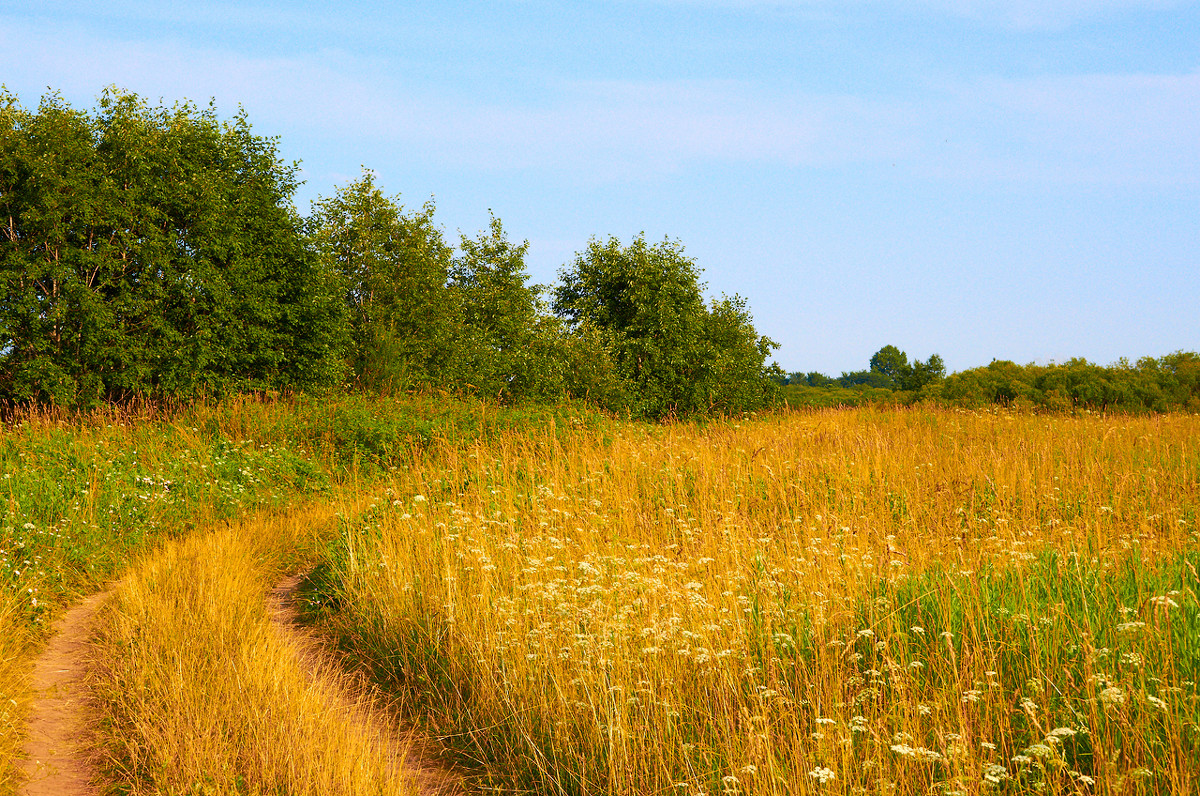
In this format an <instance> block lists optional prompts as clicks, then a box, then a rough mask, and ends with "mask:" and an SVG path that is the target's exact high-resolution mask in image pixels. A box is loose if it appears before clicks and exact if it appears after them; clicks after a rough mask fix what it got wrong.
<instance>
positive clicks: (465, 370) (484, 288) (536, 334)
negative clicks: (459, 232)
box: [450, 216, 559, 397]
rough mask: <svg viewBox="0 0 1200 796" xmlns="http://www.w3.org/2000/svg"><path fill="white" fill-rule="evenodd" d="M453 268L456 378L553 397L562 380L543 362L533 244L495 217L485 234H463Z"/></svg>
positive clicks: (493, 389)
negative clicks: (531, 270)
mask: <svg viewBox="0 0 1200 796" xmlns="http://www.w3.org/2000/svg"><path fill="white" fill-rule="evenodd" d="M460 249H461V251H460V254H459V255H458V256H457V257H455V258H454V261H453V264H452V266H451V269H450V290H451V293H452V295H453V299H454V303H455V306H456V308H457V322H458V334H457V340H456V345H455V349H456V351H455V355H456V356H455V359H456V370H455V375H456V380H457V381H458V382H459V383H460V384H470V385H471V386H473V387H474V388H476V389H477V390H478V391H480V392H483V393H485V394H488V395H495V396H501V397H503V396H511V397H518V396H530V395H533V396H540V397H549V396H550V395H553V394H555V393H556V392H557V391H558V389H557V388H558V387H559V385H558V384H557V382H558V379H557V378H556V377H555V375H554V373H553V369H552V368H550V367H548V363H546V362H545V361H544V359H545V356H546V351H545V346H546V340H545V334H546V333H547V331H548V330H547V329H546V328H545V326H546V321H547V320H548V319H546V318H544V317H543V314H542V312H541V311H540V301H539V292H540V288H538V287H537V286H536V285H531V284H529V274H528V272H527V271H526V268H525V253H526V252H527V251H528V250H529V243H528V242H527V241H523V242H522V243H520V244H514V243H512V242H511V241H509V240H508V237H507V236H506V235H505V233H504V228H503V225H501V223H500V220H499V219H497V218H496V217H495V216H493V217H492V219H491V222H490V224H489V226H488V230H487V231H486V232H480V233H479V234H478V235H477V236H476V237H474V238H470V237H467V236H466V235H463V236H462V242H461V247H460Z"/></svg>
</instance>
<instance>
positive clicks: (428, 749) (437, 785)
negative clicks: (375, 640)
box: [267, 575, 471, 796]
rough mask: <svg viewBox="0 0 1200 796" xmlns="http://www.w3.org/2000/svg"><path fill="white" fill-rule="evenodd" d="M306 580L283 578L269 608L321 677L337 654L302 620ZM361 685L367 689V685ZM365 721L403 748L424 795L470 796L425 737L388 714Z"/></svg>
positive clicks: (408, 772) (407, 773)
mask: <svg viewBox="0 0 1200 796" xmlns="http://www.w3.org/2000/svg"><path fill="white" fill-rule="evenodd" d="M303 579H304V576H303V575H293V576H291V577H289V578H286V579H284V580H282V581H280V582H279V583H278V584H277V585H276V586H275V588H274V589H273V590H272V591H271V594H270V596H269V597H268V604H267V607H268V610H269V611H270V615H271V623H272V625H274V627H275V628H276V629H278V630H279V632H280V633H282V634H283V635H284V636H285V637H286V638H288V640H289V641H290V642H291V643H292V645H293V646H294V647H295V648H296V652H297V654H298V655H299V656H300V658H301V660H303V661H304V662H305V665H306V667H307V668H308V670H309V672H310V673H311V675H312V676H314V677H319V676H321V672H322V671H323V670H328V668H329V667H330V665H331V664H332V666H333V667H334V668H335V669H337V668H338V667H337V662H336V658H335V656H334V655H333V654H332V653H331V652H330V651H329V650H328V649H326V648H325V647H324V646H323V645H322V643H321V641H320V640H319V639H318V638H317V637H316V635H315V634H313V633H312V632H311V631H310V630H308V629H307V628H305V627H304V626H303V625H302V624H301V623H300V617H299V613H298V612H297V610H296V605H295V596H296V589H297V588H298V587H299V585H300V582H301V581H302V580H303ZM361 687H363V688H365V685H363V686H361ZM356 713H358V711H356ZM359 715H362V714H361V713H359ZM365 720H366V721H368V722H369V723H370V724H372V725H374V726H373V727H372V729H373V731H374V732H376V733H377V734H379V735H380V736H381V737H384V738H386V739H388V741H389V743H391V744H392V745H393V748H395V749H397V751H401V750H403V752H404V754H403V755H397V757H400V758H402V759H403V760H404V770H403V776H404V778H405V779H406V780H407V781H408V782H410V783H412V784H413V785H415V786H416V787H417V788H418V790H419V792H420V793H421V794H422V796H467V795H468V794H470V793H471V791H470V790H469V789H468V788H467V786H466V784H465V781H464V778H463V777H462V776H461V775H460V774H458V773H457V772H455V771H453V770H452V769H451V768H450V767H448V766H446V765H445V764H443V763H442V762H440V761H439V760H438V759H437V757H436V756H435V749H436V744H434V743H433V742H431V741H430V740H429V739H426V738H422V737H421V736H420V735H419V734H418V733H416V732H412V731H410V732H407V733H399V732H397V731H396V730H395V729H393V726H392V722H391V721H389V719H388V717H386V716H383V715H376V716H371V717H368V718H366V719H365Z"/></svg>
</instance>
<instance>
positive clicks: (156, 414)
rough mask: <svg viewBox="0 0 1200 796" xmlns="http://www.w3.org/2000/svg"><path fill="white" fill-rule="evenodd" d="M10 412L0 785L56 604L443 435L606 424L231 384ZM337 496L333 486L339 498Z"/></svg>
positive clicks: (2, 789) (357, 481) (0, 430)
mask: <svg viewBox="0 0 1200 796" xmlns="http://www.w3.org/2000/svg"><path fill="white" fill-rule="evenodd" d="M5 420H6V422H5V424H3V425H0V793H11V792H13V791H14V790H15V789H16V787H17V786H18V784H19V777H18V775H17V770H16V767H15V765H14V761H15V760H16V759H17V757H18V756H19V755H20V754H21V752H20V746H21V741H22V731H23V717H24V713H25V710H26V707H27V705H28V700H29V698H30V694H29V681H28V672H29V667H30V661H31V658H32V656H33V655H34V654H36V652H37V650H38V649H39V647H40V645H41V643H42V642H43V641H44V640H45V638H46V635H47V633H48V632H49V630H50V628H51V626H52V625H53V622H54V619H55V617H56V616H57V615H58V613H59V612H60V611H61V610H62V609H63V608H64V607H65V606H66V605H67V604H69V603H70V602H72V601H73V600H74V599H75V598H76V597H78V596H79V595H80V594H83V593H86V592H89V591H94V590H96V589H98V588H100V587H101V586H102V585H103V584H104V583H105V582H107V581H109V580H111V579H113V578H114V577H116V576H118V574H119V573H120V572H122V570H123V569H124V568H125V567H126V566H127V565H128V564H129V562H130V561H134V560H140V559H141V558H142V557H143V556H144V555H145V554H147V553H150V552H152V551H154V550H156V549H157V548H158V547H160V546H162V545H163V544H165V543H167V542H168V541H170V540H175V539H180V538H183V537H186V536H188V535H190V534H192V533H197V532H199V533H208V532H209V531H210V530H211V529H212V528H213V527H219V526H221V525H224V524H226V523H230V522H237V521H239V520H240V519H242V518H244V517H247V516H250V515H253V514H255V513H256V512H259V511H263V510H271V509H281V508H283V507H286V506H291V505H295V504H297V503H298V502H301V501H305V500H310V499H313V498H315V497H317V496H322V495H324V496H332V495H333V494H334V493H336V492H337V491H339V490H348V491H351V492H353V491H354V490H356V489H357V488H358V487H360V486H362V487H363V488H364V489H365V488H366V485H369V484H370V483H372V482H373V480H375V479H378V478H379V477H380V476H381V475H382V474H384V473H386V472H387V471H388V469H389V468H393V469H394V468H396V467H397V466H398V465H400V464H402V463H404V462H407V461H410V460H412V459H413V458H414V457H416V456H419V455H421V452H422V451H423V450H424V449H425V448H426V447H427V446H429V445H430V444H431V442H432V441H433V440H435V439H437V440H441V441H442V442H443V443H444V444H450V445H458V444H464V441H465V440H470V439H473V438H476V437H479V438H483V437H489V436H493V435H497V434H507V433H512V431H513V430H514V429H519V428H525V427H530V426H536V425H552V424H554V423H555V421H556V420H561V421H562V423H563V425H564V427H567V428H570V427H574V425H595V424H596V423H597V422H598V418H597V416H595V415H593V414H589V413H587V412H584V411H580V410H576V409H573V408H571V407H567V406H559V407H532V408H529V407H496V406H491V405H488V404H486V403H481V402H478V401H463V400H457V399H453V398H448V397H446V396H438V395H412V396H396V397H378V396H374V397H373V396H361V395H337V396H319V397H294V398H287V399H278V400H269V399H257V398H250V397H238V396H234V397H231V398H229V399H226V400H224V401H221V402H217V403H203V402H200V403H194V404H190V405H186V406H177V407H162V406H153V405H149V406H139V407H133V408H129V409H116V408H111V407H109V408H105V409H102V410H99V411H96V412H93V413H90V414H85V415H77V414H71V413H65V412H57V411H38V410H27V411H23V412H19V413H16V414H9V415H7V416H6V418H5ZM329 499H332V497H330V498H329Z"/></svg>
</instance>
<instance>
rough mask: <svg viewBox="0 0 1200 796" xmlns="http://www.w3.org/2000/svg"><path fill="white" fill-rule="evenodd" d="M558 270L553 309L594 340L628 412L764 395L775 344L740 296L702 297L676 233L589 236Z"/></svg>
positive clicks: (744, 403) (675, 411) (733, 406)
mask: <svg viewBox="0 0 1200 796" xmlns="http://www.w3.org/2000/svg"><path fill="white" fill-rule="evenodd" d="M560 278H561V280H562V281H561V283H560V284H559V285H558V286H557V287H556V288H555V290H554V303H553V308H554V311H555V312H556V313H557V314H558V315H559V316H560V317H562V318H563V319H564V320H566V321H567V323H568V324H569V326H570V328H571V329H572V330H574V331H575V332H577V333H580V334H585V335H588V336H589V338H590V339H593V340H596V341H599V342H601V343H602V344H603V346H604V349H605V350H606V351H607V352H608V356H609V357H610V359H611V361H612V363H613V366H614V367H615V370H616V373H617V374H618V375H619V377H620V378H621V380H622V381H623V382H624V383H625V385H626V391H627V393H628V395H629V400H630V402H631V403H630V404H629V405H628V407H627V408H628V409H630V410H631V411H633V412H634V413H636V414H642V415H648V416H655V417H661V416H665V415H690V414H696V413H704V412H710V411H721V412H736V411H745V410H747V409H754V408H758V407H760V406H763V405H764V404H765V403H766V402H767V401H768V400H770V396H771V394H772V391H773V389H774V384H773V383H772V382H771V375H772V374H773V373H774V372H775V370H773V369H772V368H771V367H768V366H767V365H766V358H767V356H768V355H769V354H770V352H771V350H773V349H774V348H775V347H776V344H775V343H774V342H772V341H771V340H769V339H767V338H765V337H759V336H758V334H757V333H756V332H755V330H754V327H753V325H752V324H751V321H750V316H749V313H748V312H747V310H746V306H745V302H744V301H743V300H742V299H740V298H738V297H736V296H735V297H731V298H723V299H721V300H719V301H715V302H713V303H712V304H711V306H706V305H705V302H704V299H703V297H702V295H701V290H702V285H701V283H700V280H699V269H698V268H697V267H696V264H695V262H694V261H693V260H692V259H691V258H689V257H687V256H686V255H685V254H684V252H683V247H682V246H681V245H680V244H679V243H677V242H673V241H670V240H664V241H663V242H662V243H659V244H654V245H651V244H649V243H647V242H646V240H645V238H644V237H642V236H638V237H637V238H635V239H634V240H633V241H632V243H630V244H629V245H628V246H624V245H622V244H621V242H620V241H619V240H617V239H616V238H610V239H608V240H607V241H600V240H595V239H593V240H592V241H591V242H590V243H589V244H588V247H587V249H586V250H585V251H584V252H582V253H580V254H579V255H577V256H576V258H575V262H574V263H573V264H572V265H571V266H570V267H568V268H565V269H563V270H562V271H560Z"/></svg>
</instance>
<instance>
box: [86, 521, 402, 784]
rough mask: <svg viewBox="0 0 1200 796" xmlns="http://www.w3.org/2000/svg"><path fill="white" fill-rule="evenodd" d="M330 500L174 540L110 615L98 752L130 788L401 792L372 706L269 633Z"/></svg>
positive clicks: (395, 752)
mask: <svg viewBox="0 0 1200 796" xmlns="http://www.w3.org/2000/svg"><path fill="white" fill-rule="evenodd" d="M335 508H337V507H336V506H323V507H319V508H310V509H306V510H298V511H295V512H292V513H289V514H287V515H283V516H275V517H271V518H262V517H260V518H256V519H252V520H249V521H247V522H245V523H241V524H239V525H238V526H236V527H233V528H230V529H227V530H224V531H219V532H216V533H214V534H197V535H193V536H190V537H188V538H186V539H183V540H181V541H179V542H176V543H172V544H169V545H167V546H166V547H165V548H164V549H163V550H161V551H159V552H158V553H156V554H155V555H154V556H153V557H151V558H150V559H149V560H147V561H146V562H145V563H143V564H141V565H139V566H137V567H135V568H134V569H133V570H132V571H131V572H130V573H129V574H128V576H127V577H126V578H125V579H124V580H123V581H122V583H121V585H120V587H118V589H117V590H116V592H115V594H114V595H113V597H112V599H110V601H109V602H108V603H107V604H106V606H105V608H104V609H103V616H102V619H101V622H100V624H99V628H98V641H97V645H96V649H95V653H96V664H95V666H94V668H93V671H92V674H91V679H90V683H89V685H90V690H91V691H92V693H93V694H94V701H95V706H94V707H95V709H96V711H97V714H98V721H97V722H96V724H97V726H98V728H99V729H98V731H97V737H96V738H94V739H92V742H93V744H94V745H95V746H96V747H97V748H99V749H101V750H102V751H103V754H104V758H103V760H102V767H103V768H104V769H105V771H106V772H107V774H108V776H109V781H110V784H111V785H112V786H115V787H116V788H118V789H119V790H120V791H121V792H124V793H131V794H140V793H144V794H151V793H163V794H183V793H188V794H233V793H240V794H274V793H288V794H297V795H300V794H313V796H318V795H320V796H324V794H347V796H351V795H353V796H359V795H360V794H362V795H364V796H365V795H366V794H405V793H415V792H416V791H415V789H414V788H410V787H409V786H408V785H407V784H406V782H405V779H404V772H403V756H404V749H403V748H398V746H395V745H390V744H389V742H388V736H389V734H388V732H387V731H386V730H385V729H381V728H385V727H386V724H385V723H384V721H383V720H382V718H381V716H380V714H379V713H378V711H375V710H373V709H372V706H371V705H369V704H367V703H363V702H361V699H360V698H359V697H357V696H355V694H354V691H353V690H352V689H349V688H347V687H346V685H345V684H344V682H343V681H344V678H343V677H341V676H340V674H339V673H336V672H334V670H333V669H332V668H331V667H330V666H329V665H325V666H321V667H318V669H317V670H316V672H315V674H314V673H311V672H310V671H308V669H307V664H306V663H305V659H304V655H303V654H302V653H303V650H302V649H300V648H298V647H297V646H296V644H295V643H294V642H293V641H291V640H289V639H288V638H287V637H286V636H283V635H281V634H280V633H279V632H278V629H277V628H274V627H272V625H271V622H270V619H269V617H268V613H267V607H266V605H265V601H266V598H267V594H268V592H269V590H270V588H271V585H272V584H273V583H274V582H275V580H276V579H277V578H278V577H279V576H280V574H281V573H282V572H283V570H284V567H283V566H282V564H283V563H284V562H285V561H286V560H287V559H288V558H290V557H292V556H293V555H294V554H295V551H296V550H297V549H299V550H303V548H304V547H305V545H307V544H310V543H311V540H312V539H313V538H314V537H315V535H316V534H317V533H318V531H316V530H315V529H317V528H320V527H322V526H328V525H329V523H330V522H331V520H332V519H333V516H334V510H335Z"/></svg>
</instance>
